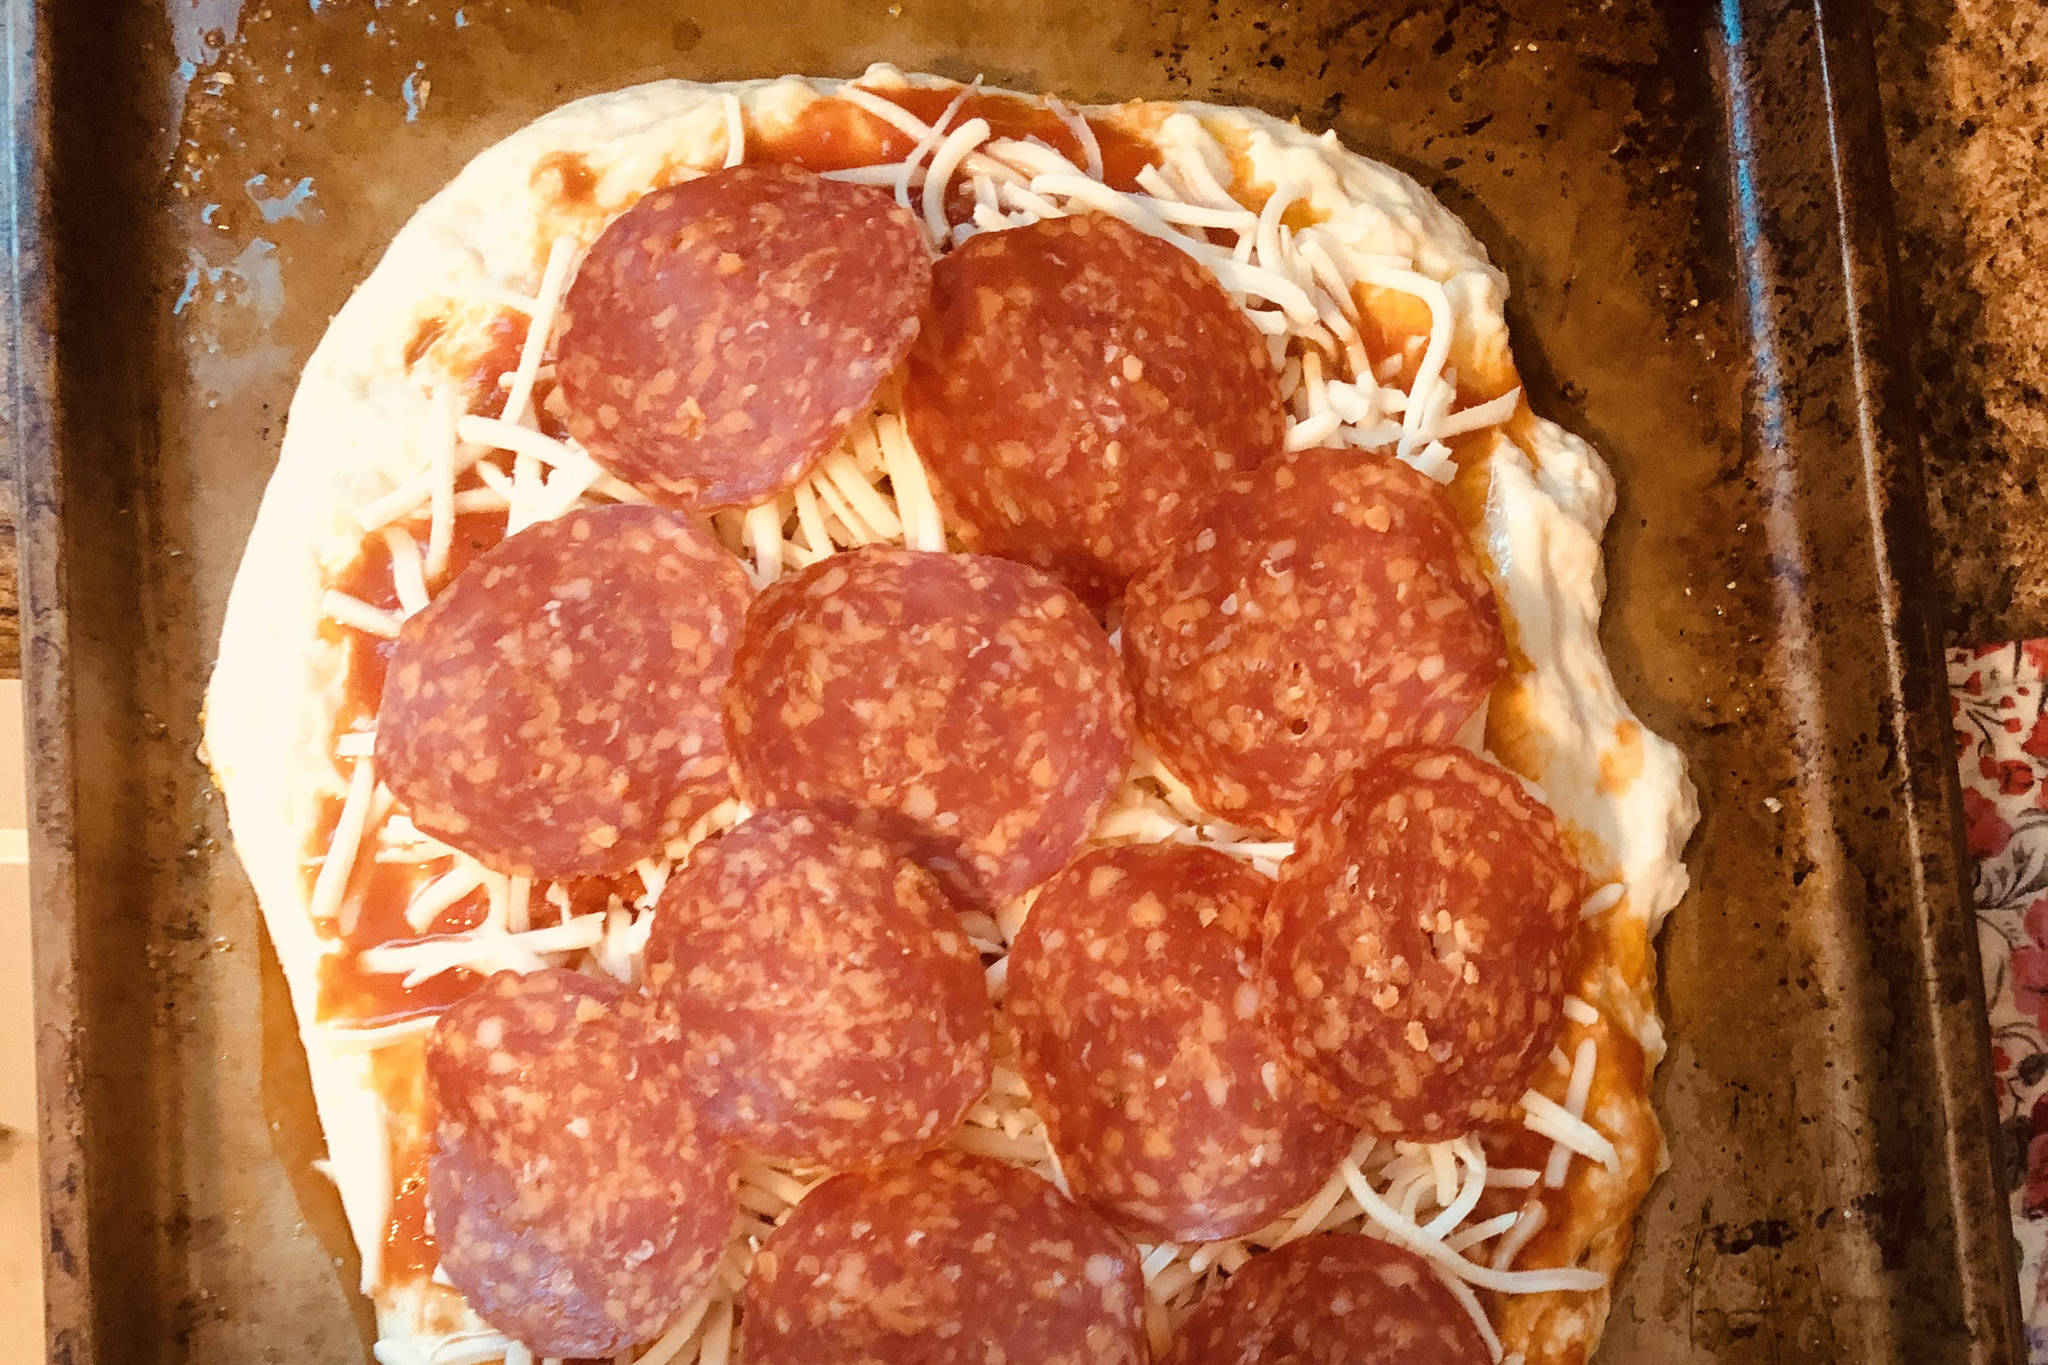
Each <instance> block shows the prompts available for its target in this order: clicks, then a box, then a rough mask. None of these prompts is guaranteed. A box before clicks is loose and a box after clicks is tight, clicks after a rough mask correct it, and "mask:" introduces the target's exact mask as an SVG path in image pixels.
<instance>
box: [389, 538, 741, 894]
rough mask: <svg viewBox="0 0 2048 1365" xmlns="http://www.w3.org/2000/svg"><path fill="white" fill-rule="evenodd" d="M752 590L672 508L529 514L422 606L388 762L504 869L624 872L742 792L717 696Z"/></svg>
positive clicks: (412, 627)
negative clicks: (535, 517) (734, 783)
mask: <svg viewBox="0 0 2048 1365" xmlns="http://www.w3.org/2000/svg"><path fill="white" fill-rule="evenodd" d="M748 595H749V593H748V588H747V582H746V575H745V573H744V572H743V571H742V570H741V568H740V566H739V564H738V563H737V562H736V561H735V560H733V558H732V557H731V556H730V555H729V554H727V553H726V552H725V550H724V549H723V548H721V547H720V546H719V545H718V544H717V543H716V542H715V541H713V540H712V539H711V538H710V537H709V536H708V535H706V534H705V533H704V532H703V531H701V530H699V529H698V528H697V527H696V526H695V525H693V524H692V523H690V522H688V521H686V520H684V519H683V518H681V517H679V516H677V515H674V514H672V513H668V512H663V511H660V510H658V509H655V508H651V507H638V506H616V507H607V508H601V509H592V510H586V511H576V512H572V513H570V514H568V515H567V516H564V517H562V518H560V519H558V520H555V521H549V522H542V523H540V524H539V525H536V526H533V527H529V528H528V529H527V530H525V531H522V532H520V533H519V534H518V535H515V536H513V537H512V538H511V539H509V540H506V541H504V542H503V543H501V544H499V545H497V546H496V547H494V548H492V549H491V550H489V551H487V552H486V553H484V554H483V555H482V556H480V557H479V558H478V559H477V560H476V561H475V562H474V563H473V564H471V565H470V566H469V568H468V569H467V570H465V571H464V572H463V573H462V574H461V575H459V576H458V577H457V578H456V580H455V582H454V583H453V584H451V585H450V586H449V587H448V589H447V590H446V591H444V592H443V593H442V594H441V595H440V596H439V597H437V598H435V599H434V601H433V602H432V603H430V604H429V605H428V606H427V607H426V608H425V609H424V610H422V611H419V612H417V613H415V614H414V615H413V616H411V617H410V618H408V619H407V621H406V623H405V628H404V630H403V631H402V632H401V634H400V636H399V640H398V647H397V650H396V652H395V653H394V654H393V656H392V660H391V666H390V670H389V672H388V673H387V675H386V678H385V685H384V696H383V702H382V705H381V707H380V709H379V712H378V725H377V747H376V755H377V764H378V769H379V772H380V774H381V775H382V776H383V778H384V781H385V782H386V783H388V784H389V785H390V787H391V790H392V791H393V792H394V793H395V794H396V795H397V797H398V799H399V802H400V804H401V805H402V806H403V807H404V809H405V811H406V813H407V814H408V815H409V816H410V817H411V819H412V823H413V824H414V825H415V826H417V827H418V828H419V829H421V830H424V831H426V832H427V833H429V834H431V835H433V836H435V837H436V838H439V839H442V840H445V841H446V842H447V843H449V844H452V845H453V846H455V847H457V848H460V849H463V850H464V851H466V852H469V853H471V854H474V855H475V856H476V857H477V858H479V859H481V860H482V861H484V862H486V863H488V864H490V865H491V866H493V867H496V868H499V869H501V870H504V871H509V872H515V873H520V874H528V875H532V874H537V875H540V876H543V877H563V876H575V875H600V874H605V873H613V872H623V871H625V870H626V869H627V868H629V867H631V866H632V865H633V864H634V863H635V862H637V861H638V860H640V859H641V858H644V857H647V856H648V855H649V854H651V853H655V852H658V851H659V850H660V849H661V847H662V845H663V844H664V843H666V842H667V841H668V840H669V839H670V838H672V837H674V836H675V835H676V834H678V833H680V832H681V831H682V830H683V829H684V828H686V827H687V826H688V825H689V823H690V822H691V821H692V820H694V819H695V818H696V817H697V816H699V815H701V814H702V813H703V812H705V811H706V810H708V809H710V808H711V807H712V806H714V805H716V804H717V803H718V802H719V801H721V800H723V799H724V798H725V797H726V795H727V794H728V793H729V792H730V790H731V787H730V781H729V778H728V772H727V768H728V765H727V760H726V754H725V741H724V734H723V731H722V728H721V726H720V722H719V697H720V694H721V691H722V689H723V688H724V686H725V681H726V677H727V675H728V674H729V672H730V671H731V665H732V654H733V645H734V643H735V641H736V639H737V636H738V633H739V627H740V622H741V620H742V617H743V615H744V613H745V611H746V605H747V598H748Z"/></svg>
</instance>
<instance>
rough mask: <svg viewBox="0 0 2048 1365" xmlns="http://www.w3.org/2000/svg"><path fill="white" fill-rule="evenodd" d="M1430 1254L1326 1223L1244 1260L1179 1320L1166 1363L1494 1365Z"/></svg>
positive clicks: (1239, 1364)
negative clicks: (1326, 1229) (1323, 1228)
mask: <svg viewBox="0 0 2048 1365" xmlns="http://www.w3.org/2000/svg"><path fill="white" fill-rule="evenodd" d="M1492 1360H1493V1355H1492V1352H1491V1351H1490V1350H1489V1349H1488V1347H1487V1344H1486V1340H1485V1338H1483V1337H1482V1336H1480V1334H1479V1329H1478V1327H1477V1326H1475V1325H1474V1323H1473V1321H1472V1319H1471V1317H1470V1316H1469V1315H1468V1314H1467V1313H1466V1311H1465V1310H1464V1308H1462V1307H1461V1306H1460V1305H1459V1303H1458V1301H1457V1299H1456V1298H1454V1297H1453V1296H1452V1294H1451V1291H1450V1289H1449V1288H1448V1287H1446V1286H1445V1284H1444V1283H1443V1281H1442V1280H1441V1279H1439V1278H1438V1277H1437V1274H1436V1272H1435V1271H1434V1270H1432V1269H1431V1268H1430V1266H1429V1263H1428V1262H1427V1261H1425V1260H1423V1259H1422V1258H1421V1257H1420V1256H1417V1255H1416V1254H1415V1253H1414V1252H1412V1251H1408V1250H1405V1249H1403V1248H1401V1247H1397V1246H1395V1245H1393V1244H1392V1243H1390V1242H1384V1241H1381V1240H1380V1239H1379V1238H1376V1237H1367V1236H1364V1235H1362V1234H1358V1233H1340V1232H1330V1233H1322V1234H1318V1235H1316V1236H1312V1237H1304V1238H1302V1239H1300V1240H1299V1241H1295V1242H1290V1243H1288V1244H1287V1245H1286V1246H1283V1247H1276V1248H1274V1249H1273V1250H1271V1251H1268V1252H1265V1253H1264V1254H1262V1255H1259V1256H1254V1257H1253V1258H1252V1259H1251V1260H1249V1261H1247V1262H1246V1263H1245V1264H1244V1265H1243V1266H1242V1267H1241V1268H1240V1269H1239V1270H1238V1271H1237V1273H1236V1274H1234V1275H1232V1276H1231V1277H1230V1278H1229V1279H1227V1280H1225V1281H1223V1282H1222V1283H1221V1284H1219V1285H1217V1286H1216V1287H1215V1288H1213V1289H1211V1290H1210V1291H1209V1292H1208V1293H1207V1294H1206V1295H1204V1296H1203V1298H1202V1299H1201V1301H1200V1302H1199V1303H1197V1304H1196V1305H1195V1309H1194V1312H1193V1313H1191V1314H1190V1315H1189V1317H1188V1319H1187V1321H1186V1322H1184V1323H1183V1324H1182V1325H1181V1329H1180V1332H1179V1333H1178V1335H1177V1336H1176V1337H1175V1340H1174V1344H1173V1346H1172V1348H1171V1349H1170V1350H1168V1352H1167V1354H1166V1357H1165V1360H1164V1362H1163V1365H1491V1362H1492Z"/></svg>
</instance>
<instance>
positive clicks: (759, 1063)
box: [647, 810, 991, 1169]
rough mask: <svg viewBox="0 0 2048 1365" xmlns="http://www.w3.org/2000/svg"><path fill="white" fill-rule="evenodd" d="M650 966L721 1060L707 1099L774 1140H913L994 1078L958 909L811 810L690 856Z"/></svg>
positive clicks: (694, 1037)
mask: <svg viewBox="0 0 2048 1365" xmlns="http://www.w3.org/2000/svg"><path fill="white" fill-rule="evenodd" d="M647 977H648V983H649V987H650V989H652V990H653V992H654V994H655V996H656V998H657V999H659V1000H661V1001H662V1002H663V1003H664V1004H665V1005H666V1006H667V1007H668V1008H669V1009H670V1010H671V1012H672V1013H673V1014H674V1015H675V1016H676V1017H677V1018H678V1019H679V1020H680V1021H681V1022H682V1026H683V1029H684V1031H685V1033H686V1035H687V1036H688V1037H689V1039H690V1042H691V1044H692V1046H693V1047H695V1048H697V1049H700V1050H702V1051H703V1052H704V1053H705V1054H706V1055H707V1056H708V1058H709V1061H710V1065H709V1066H708V1067H707V1068H705V1069H704V1070H703V1071H702V1072H700V1074H701V1075H702V1076H704V1078H705V1079H706V1081H707V1082H708V1083H709V1085H710V1094H709V1095H708V1096H707V1098H706V1101H705V1104H704V1112H705V1113H706V1114H707V1116H709V1117H710V1118H711V1119H712V1120H713V1121H714V1122H716V1123H719V1124H720V1125H721V1126H722V1127H723V1128H724V1129H725V1130H726V1131H727V1132H728V1133H731V1134H733V1135H735V1136H736V1137H738V1138H739V1139H740V1140H742V1141H744V1142H746V1143H747V1144H748V1145H749V1146H751V1147H753V1148H754V1149H755V1150H757V1151H761V1152H765V1153H767V1154H769V1155H771V1156H779V1157H787V1158H790V1159H792V1160H799V1161H804V1162H806V1163H808V1164H811V1165H818V1166H828V1167H834V1168H840V1169H844V1168H847V1167H853V1166H867V1165H873V1164H875V1163H878V1162H882V1161H892V1160H900V1159H902V1158H905V1157H909V1156H914V1155H916V1154H917V1153H918V1152H921V1151H924V1150H925V1149H927V1148H929V1147H932V1146H935V1145H937V1144H938V1143H940V1142H943V1141H944V1140H945V1139H946V1137H947V1136H948V1135H949V1134H951V1133H952V1131H953V1130H954V1129H955V1128H957V1127H958V1126H959V1125H960V1119H961V1117H962V1116H963V1115H964V1114H965V1113H966V1112H967V1108H968V1106H969V1105H971V1104H973V1103H974V1101H975V1100H976V1099H978V1098H980V1096H981V1094H982V1093H983V1092H984V1091H985V1090H987V1089H988V1080H989V1026H990V1023H991V1018H990V1016H991V1010H990V1008H989V1001H988V988H987V985H986V984H985V982H984V980H983V976H982V967H981V958H980V956H979V955H978V954H977V953H976V952H975V951H974V949H973V947H972V946H970V945H969V943H968V941H967V936H966V935H965V934H964V933H962V932H961V930H960V925H959V916H958V912H956V911H955V910H954V909H953V906H952V903H951V902H950V901H948V900H947V899H946V896H945V893H944V892H942V891H940V889H939V885H938V883H937V882H936V881H934V880H933V879H932V877H931V874H930V873H928V872H926V871H925V870H924V869H923V868H921V867H919V866H917V865H916V864H915V863H912V862H909V861H907V860H906V859H905V858H904V857H903V855H902V854H901V853H899V852H898V851H897V850H896V849H895V848H894V847H893V846H891V845H889V844H887V843H884V842H883V841H882V840H880V839H878V838H876V837H874V836H873V835H869V834H862V833H860V832H858V831H856V830H853V829H849V828H847V827H846V826H844V825H842V824H839V823H838V822H836V821H834V820H830V819H828V818H826V817H825V816H822V815H819V814H817V813H815V812H812V811H802V810H781V811H767V812H764V813H762V814H760V815H757V816H755V817H754V818H753V819H751V820H749V821H747V822H746V823H745V824H743V825H741V826H740V827H739V828H738V829H735V830H733V831H732V832H731V833H730V834H727V835H725V836H724V837H723V838H719V839H715V840H712V841H711V842H709V843H707V844H702V845H700V846H699V847H698V848H697V849H696V850H695V851H694V852H693V853H692V854H691V856H690V862H689V865H688V866H686V867H684V868H683V869H682V870H680V871H679V872H677V873H676V874H675V875H674V876H672V877H671V878H670V879H669V882H668V885H667V886H666V887H665V888H664V889H663V890H662V893H661V904H660V907H659V909H658V910H657V912H656V915H655V919H654V934H653V937H652V939H650V941H649V942H648V945H647Z"/></svg>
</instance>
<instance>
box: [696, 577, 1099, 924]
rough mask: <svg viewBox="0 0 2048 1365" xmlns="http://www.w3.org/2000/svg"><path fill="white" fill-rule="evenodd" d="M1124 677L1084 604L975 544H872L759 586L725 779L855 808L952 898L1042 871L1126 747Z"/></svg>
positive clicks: (737, 672) (780, 800) (1077, 826)
mask: <svg viewBox="0 0 2048 1365" xmlns="http://www.w3.org/2000/svg"><path fill="white" fill-rule="evenodd" d="M1129 716H1130V696H1129V694H1128V693H1127V692H1126V691H1125V690H1124V686H1123V678H1122V675H1121V672H1120V670H1119V669H1118V667H1117V660H1116V654H1115V651H1114V650H1113V649H1112V648H1111V646H1110V644H1109V640H1108V638H1107V637H1106V636H1104V635H1103V633H1102V629H1101V627H1100V626H1098V625H1097V624H1096V623H1095V619H1094V618H1093V617H1092V616H1090V615H1089V614H1088V610H1087V608H1085V607H1083V606H1082V605H1081V603H1080V602H1079V601H1078V600H1077V599H1076V598H1075V597H1074V595H1073V594H1072V593H1070V592H1068V591H1067V590H1066V589H1065V588H1063V587H1061V586H1060V585H1059V584H1058V583H1056V582H1054V581H1053V580H1052V579H1050V578H1048V577H1046V576H1045V575H1044V574H1042V573H1039V572H1038V571H1037V570H1035V569H1030V568H1027V567H1025V566H1024V565H1021V564H1014V563H1011V562H1010V561H1008V560H1003V559H994V558H989V557H986V556H979V555H945V554H923V553H919V552H916V551H911V550H903V549H897V548H894V547H885V546H871V547H869V548H867V549H864V550H858V551H854V552H852V553H849V554H842V555H834V556H832V557H831V558H829V559H825V560H821V561H819V562H818V563H816V564H814V565H812V566H811V567H810V568H808V569H806V570H804V571H803V572H802V573H800V574H797V575H795V576H793V577H790V578H785V579H783V580H781V581H780V582H778V583H776V584H774V585H773V586H772V587H770V588H769V589H768V590H767V591H766V592H764V593H763V594H762V595H761V598H760V600H759V602H757V603H756V604H755V607H754V610H753V611H752V613H750V614H749V616H748V617H747V628H746V634H745V636H744V637H743V638H742V639H741V641H740V647H739V651H738V654H737V656H736V658H735V661H734V667H733V678H732V685H731V687H730V689H729V690H728V692H727V695H726V734H727V737H728V739H729V740H730V742H731V745H732V752H733V757H734V760H735V762H736V765H737V768H738V772H739V779H740V790H741V794H742V795H743V796H745V798H746V799H747V801H748V802H749V803H751V804H753V805H754V806H756V807H773V806H805V807H810V808H812V809H817V810H823V811H825V812H826V813H828V814H832V815H837V816H840V817H841V818H845V819H848V820H850V821H852V822H855V823H863V824H865V825H866V826H867V827H870V828H873V829H875V830H876V831H878V832H879V833H881V834H882V835H883V836H884V837H885V838H888V839H891V840H892V841H895V842H897V843H899V844H902V845H903V846H904V847H906V848H909V849H910V850H912V852H913V854H914V856H916V857H918V858H919V859H920V860H921V861H923V862H924V863H925V865H926V866H928V867H930V868H931V869H932V870H933V871H934V872H935V873H936V874H937V875H938V877H939V880H940V881H941V882H942V883H943V884H944V885H945V886H946V888H947V890H948V891H949V892H950V893H952V895H953V896H954V897H955V899H957V900H959V901H960V902H962V904H963V905H964V906H967V907H972V908H986V907H987V906H989V905H991V904H993V903H995V902H997V901H1000V900H1002V899H1004V898H1006V897H1008V896H1012V895H1015V894H1016V893H1017V892H1019V891H1022V890H1024V889H1025V888H1026V887H1030V886H1034V885H1036V884H1037V883H1038V882H1040V881H1042V880H1043V879H1044V878H1045V877H1046V876H1047V875H1049V874H1050V873H1051V872H1053V871H1054V869H1056V868H1058V867H1059V866H1061V865H1062V864H1063V863H1065V862H1066V861H1067V859H1068V858H1070V857H1072V856H1073V854H1074V852H1075V850H1077V849H1078V848H1080V846H1081V842H1082V840H1083V839H1085V838H1086V837H1087V836H1088V833H1089V831H1090V830H1092V829H1093V828H1094V826H1095V821H1096V818H1097V817H1098V816H1099V815H1100V814H1101V813H1102V809H1103V807H1104V806H1105V805H1106V804H1107V803H1108V800H1109V796H1110V793H1111V791H1112V790H1113V789H1114V788H1115V786H1116V784H1117V782H1118V781H1119V780H1120V779H1121V778H1122V776H1123V773H1124V769H1125V768H1126V766H1127V765H1128V763H1129V760H1130V720H1129Z"/></svg>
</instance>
